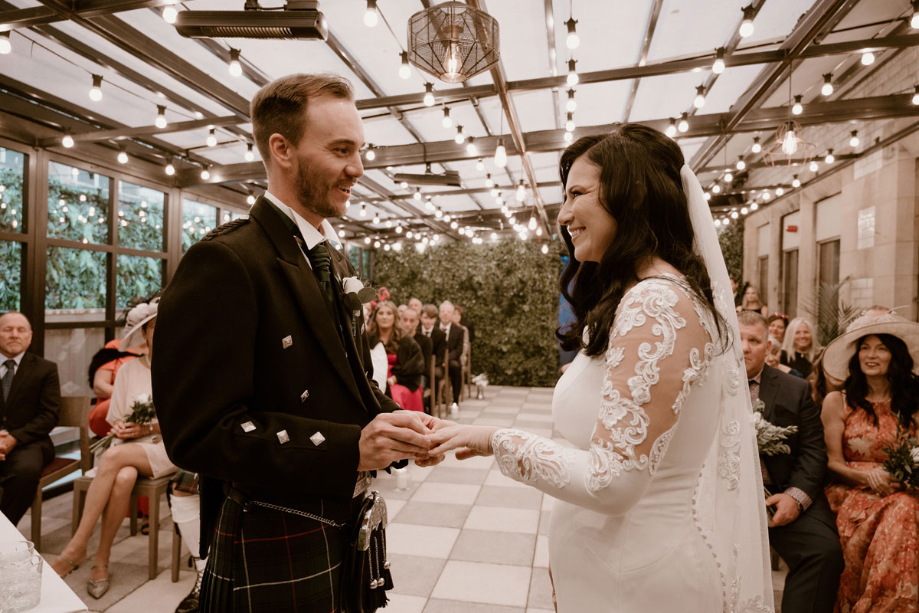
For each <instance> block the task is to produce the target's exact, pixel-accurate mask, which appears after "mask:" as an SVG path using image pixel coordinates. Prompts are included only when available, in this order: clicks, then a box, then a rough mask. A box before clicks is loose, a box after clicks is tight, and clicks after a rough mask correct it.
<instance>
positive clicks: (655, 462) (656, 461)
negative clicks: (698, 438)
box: [648, 424, 676, 475]
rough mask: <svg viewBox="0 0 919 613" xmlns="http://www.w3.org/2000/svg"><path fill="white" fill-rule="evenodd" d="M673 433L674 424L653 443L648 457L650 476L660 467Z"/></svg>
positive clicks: (674, 430) (674, 429)
mask: <svg viewBox="0 0 919 613" xmlns="http://www.w3.org/2000/svg"><path fill="white" fill-rule="evenodd" d="M674 432H676V424H673V426H671V428H670V429H669V430H667V431H666V432H664V433H663V434H661V435H660V436H659V437H657V440H656V441H654V446H652V447H651V453H650V454H649V455H648V457H649V458H650V464H649V465H648V470H650V471H651V474H652V475H653V474H654V473H656V472H657V467H658V466H659V465H660V463H661V460H662V459H664V454H665V453H667V446H668V445H669V444H670V439H672V438H673V433H674Z"/></svg>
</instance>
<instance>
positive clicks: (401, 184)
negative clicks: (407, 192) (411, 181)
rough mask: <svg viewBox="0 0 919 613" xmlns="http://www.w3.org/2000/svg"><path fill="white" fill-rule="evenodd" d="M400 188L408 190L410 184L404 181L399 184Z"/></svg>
mask: <svg viewBox="0 0 919 613" xmlns="http://www.w3.org/2000/svg"><path fill="white" fill-rule="evenodd" d="M399 187H401V188H402V189H408V182H406V181H402V182H401V183H399Z"/></svg>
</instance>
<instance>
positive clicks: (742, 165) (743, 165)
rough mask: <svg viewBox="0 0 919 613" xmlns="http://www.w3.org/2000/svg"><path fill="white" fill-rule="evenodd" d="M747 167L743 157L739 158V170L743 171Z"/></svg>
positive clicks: (739, 156)
mask: <svg viewBox="0 0 919 613" xmlns="http://www.w3.org/2000/svg"><path fill="white" fill-rule="evenodd" d="M746 167H747V163H746V162H745V161H744V159H743V156H742V155H738V156H737V170H743V169H744V168H746Z"/></svg>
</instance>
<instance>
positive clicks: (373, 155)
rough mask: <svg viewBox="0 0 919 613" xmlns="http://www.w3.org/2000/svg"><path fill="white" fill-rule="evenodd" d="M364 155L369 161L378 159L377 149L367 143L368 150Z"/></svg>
mask: <svg viewBox="0 0 919 613" xmlns="http://www.w3.org/2000/svg"><path fill="white" fill-rule="evenodd" d="M364 157H365V158H367V161H368V162H372V161H373V160H375V159H377V152H376V149H374V148H373V145H367V151H366V152H365V153H364Z"/></svg>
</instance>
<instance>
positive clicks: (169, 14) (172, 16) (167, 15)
mask: <svg viewBox="0 0 919 613" xmlns="http://www.w3.org/2000/svg"><path fill="white" fill-rule="evenodd" d="M178 16H179V11H178V10H176V7H174V6H172V5H171V4H167V5H166V6H165V7H163V21H165V22H166V23H170V24H171V23H175V22H176V17H178Z"/></svg>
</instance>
